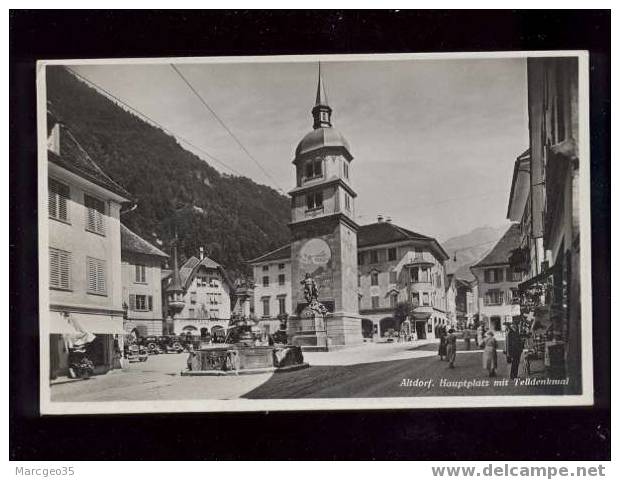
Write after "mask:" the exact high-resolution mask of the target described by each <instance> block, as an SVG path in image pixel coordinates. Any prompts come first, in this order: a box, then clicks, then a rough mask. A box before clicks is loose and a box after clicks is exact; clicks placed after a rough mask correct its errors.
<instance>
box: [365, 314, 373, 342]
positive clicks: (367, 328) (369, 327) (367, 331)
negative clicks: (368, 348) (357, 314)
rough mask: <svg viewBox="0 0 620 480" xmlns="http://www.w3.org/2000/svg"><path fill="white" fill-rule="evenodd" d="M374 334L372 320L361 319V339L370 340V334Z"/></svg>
mask: <svg viewBox="0 0 620 480" xmlns="http://www.w3.org/2000/svg"><path fill="white" fill-rule="evenodd" d="M373 332H374V324H373V323H372V320H369V319H367V318H362V337H364V338H372V334H373Z"/></svg>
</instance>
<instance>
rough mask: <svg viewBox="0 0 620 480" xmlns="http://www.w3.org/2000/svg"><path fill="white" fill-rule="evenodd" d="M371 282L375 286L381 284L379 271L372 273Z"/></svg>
mask: <svg viewBox="0 0 620 480" xmlns="http://www.w3.org/2000/svg"><path fill="white" fill-rule="evenodd" d="M370 284H371V285H373V286H377V285H379V272H371V273H370Z"/></svg>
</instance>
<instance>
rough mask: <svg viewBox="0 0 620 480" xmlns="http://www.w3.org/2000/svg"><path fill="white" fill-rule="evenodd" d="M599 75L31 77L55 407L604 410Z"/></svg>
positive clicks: (147, 67) (517, 62)
mask: <svg viewBox="0 0 620 480" xmlns="http://www.w3.org/2000/svg"><path fill="white" fill-rule="evenodd" d="M587 59H588V55H587V52H580V51H561V52H556V51H548V52H504V53H494V52H487V53H460V54H415V55H414V54H406V55H320V56H291V57H286V56H280V57H237V58H234V57H225V58H159V59H139V58H137V59H124V60H83V61H80V60H67V61H62V60H54V61H41V62H39V63H38V66H37V86H38V91H37V94H38V97H37V101H38V129H39V130H38V135H39V195H40V197H39V198H40V207H41V208H40V210H39V226H40V230H39V231H40V237H39V269H40V270H39V271H40V290H39V293H40V315H41V316H40V334H41V335H40V339H41V344H40V348H41V350H40V352H41V355H40V358H41V370H40V373H41V378H40V382H41V409H42V412H44V413H49V414H63V413H119V412H144V413H149V412H183V411H194V412H200V411H239V410H241V411H244V410H250V411H251V410H312V409H356V408H430V407H433V408H437V407H450V406H459V407H463V406H466V407H492V406H503V407H517V406H551V405H553V406H557V405H590V404H592V401H593V393H592V388H593V387H592V349H591V346H590V345H591V335H592V333H591V332H592V315H591V307H590V281H589V276H588V272H589V271H590V243H589V241H590V240H589V228H588V225H589V219H590V205H589V145H588V142H587V138H588V134H589V133H588V115H589V112H588V98H587V91H588V72H587ZM584 139H586V140H585V141H584ZM584 226H585V228H584Z"/></svg>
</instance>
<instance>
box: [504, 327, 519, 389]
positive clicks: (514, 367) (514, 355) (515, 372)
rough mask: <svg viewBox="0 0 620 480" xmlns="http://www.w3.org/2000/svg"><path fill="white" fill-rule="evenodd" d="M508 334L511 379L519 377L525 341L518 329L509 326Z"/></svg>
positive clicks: (507, 358)
mask: <svg viewBox="0 0 620 480" xmlns="http://www.w3.org/2000/svg"><path fill="white" fill-rule="evenodd" d="M507 328H508V332H507V333H506V350H505V353H506V361H507V362H508V363H509V364H510V378H517V377H518V376H519V363H521V354H522V353H523V341H522V340H521V336H520V335H519V332H518V330H517V327H516V326H515V325H514V324H513V325H508V326H507Z"/></svg>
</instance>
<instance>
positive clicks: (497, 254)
mask: <svg viewBox="0 0 620 480" xmlns="http://www.w3.org/2000/svg"><path fill="white" fill-rule="evenodd" d="M520 245H521V230H520V227H519V224H518V223H513V224H512V225H510V227H508V230H506V233H504V235H503V236H502V238H500V239H499V240H498V242H497V243H496V244H495V246H494V247H493V248H492V249H491V251H490V252H489V253H487V254H486V255H485V256H484V257H483V258H482V260H480V261H479V262H478V263H476V264H474V265H472V266H471V268H476V267H490V266H492V265H504V264H507V263H508V257H509V256H510V252H512V251H513V250H514V249H515V248H519V246H520Z"/></svg>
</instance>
